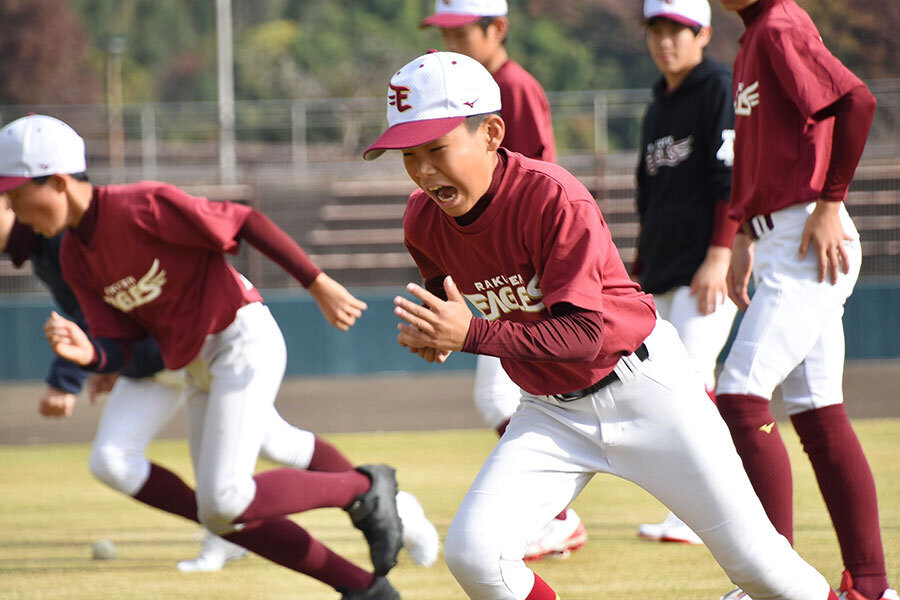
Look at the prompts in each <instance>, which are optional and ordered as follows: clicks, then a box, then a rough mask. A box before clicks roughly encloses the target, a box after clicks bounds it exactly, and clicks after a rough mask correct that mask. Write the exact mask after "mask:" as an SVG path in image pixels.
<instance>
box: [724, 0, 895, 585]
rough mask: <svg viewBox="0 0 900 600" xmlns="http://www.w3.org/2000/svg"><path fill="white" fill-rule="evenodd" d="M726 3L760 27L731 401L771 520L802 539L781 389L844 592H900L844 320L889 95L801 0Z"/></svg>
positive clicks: (745, 113)
mask: <svg viewBox="0 0 900 600" xmlns="http://www.w3.org/2000/svg"><path fill="white" fill-rule="evenodd" d="M721 3H722V5H723V6H724V7H725V8H726V9H728V10H733V11H737V12H738V14H739V15H740V17H741V19H742V20H743V21H744V24H745V26H746V31H745V33H744V34H743V35H742V36H741V38H740V48H739V50H738V53H737V56H736V57H735V63H734V82H733V85H734V90H733V92H734V109H735V148H734V167H733V183H732V191H731V205H730V210H729V212H730V215H731V217H732V218H733V219H734V226H733V228H734V229H737V228H738V226H739V225H740V227H741V231H739V232H738V233H737V235H736V236H735V237H734V243H733V245H732V249H733V252H732V258H731V266H730V269H729V274H728V291H729V296H730V297H731V298H732V299H733V300H734V301H735V303H736V304H737V305H738V307H739V308H741V309H742V310H746V311H747V312H746V314H745V316H744V318H743V320H742V322H741V325H740V328H739V330H738V333H737V337H736V339H735V342H734V344H733V346H732V348H731V350H730V352H729V355H728V357H727V359H726V361H725V366H724V369H723V372H722V374H721V376H720V378H719V381H718V385H717V390H716V397H717V400H718V405H719V410H720V412H721V413H722V417H723V418H724V419H725V421H726V423H727V424H728V427H729V428H730V430H731V434H732V437H733V438H734V442H735V446H736V447H737V449H738V453H739V454H740V455H741V457H742V459H743V462H744V466H745V468H746V470H747V474H748V475H749V477H750V481H751V482H752V483H753V487H754V489H755V490H756V492H757V494H758V495H759V497H760V499H761V500H762V503H763V506H764V507H765V508H766V512H767V513H768V515H769V518H770V519H771V520H772V523H773V524H774V525H775V528H776V529H777V530H778V531H779V532H780V533H781V534H782V535H784V536H785V537H786V538H787V539H788V540H791V539H792V536H793V504H792V495H793V490H792V481H791V467H790V464H789V462H788V456H787V452H786V450H785V447H784V443H783V442H782V440H781V437H780V434H779V432H778V426H777V425H776V424H775V419H774V417H773V416H772V413H771V411H770V409H769V402H770V400H771V397H772V392H773V391H774V389H775V388H776V387H780V388H781V391H782V398H783V399H784V402H785V405H786V408H787V413H788V414H789V415H790V418H791V423H792V424H793V426H794V428H795V429H796V431H797V434H798V435H799V437H800V441H801V443H802V444H803V448H804V450H805V451H806V453H807V455H808V456H809V459H810V462H811V463H812V466H813V470H814V471H815V473H816V478H817V480H818V483H819V488H820V490H821V492H822V496H823V497H824V499H825V504H826V505H827V507H828V511H829V514H830V515H831V519H832V522H833V524H834V528H835V532H836V533H837V538H838V543H839V545H840V548H841V555H842V557H843V561H844V565H845V568H846V570H845V572H844V576H843V578H842V579H843V580H842V582H841V590H842V592H843V594H844V596H843V597H845V598H846V599H847V600H878V599H881V600H896V599H897V592H896V591H894V590H892V589H890V588H889V587H888V581H887V576H886V573H885V562H884V552H883V550H882V545H881V532H880V529H879V524H878V502H877V498H876V494H875V482H874V480H873V477H872V472H871V470H870V469H869V464H868V461H867V460H866V457H865V454H864V453H863V450H862V447H861V446H860V443H859V440H858V439H857V437H856V433H855V432H854V431H853V428H852V426H851V424H850V420H849V419H848V417H847V413H846V412H845V410H844V405H843V390H842V385H841V384H842V382H841V380H842V375H843V368H844V331H843V323H842V320H841V319H842V315H843V307H844V302H845V301H846V299H847V297H848V296H849V295H850V294H851V293H852V291H853V287H854V285H855V283H856V279H857V277H858V275H859V268H860V262H861V256H862V255H861V250H860V241H859V234H858V233H857V230H856V227H855V226H854V224H853V221H852V219H851V218H850V216H849V214H848V213H847V210H846V208H845V207H844V202H843V201H844V198H845V197H846V195H847V188H848V186H849V185H850V180H851V179H852V177H853V172H854V170H855V169H856V165H857V163H858V162H859V159H860V156H861V155H862V151H863V147H864V146H865V142H866V136H867V135H868V132H869V126H870V125H871V122H872V117H873V114H874V112H875V99H874V98H873V97H872V95H871V93H869V90H868V89H867V88H866V86H865V85H864V84H863V83H862V81H860V80H859V78H857V77H856V76H855V75H854V74H853V73H852V72H851V71H850V70H849V69H847V67H845V66H844V65H843V64H841V62H840V61H839V60H838V59H837V58H835V57H834V56H833V55H832V54H831V52H829V51H828V49H827V48H826V47H825V44H824V43H823V41H822V38H821V37H820V35H819V32H818V31H817V30H816V27H815V25H814V24H813V22H812V21H811V20H810V18H809V15H807V14H806V12H804V11H803V10H802V9H801V8H800V7H799V6H797V4H796V3H795V2H794V1H793V0H721ZM751 272H752V274H753V276H754V279H755V281H756V292H755V294H754V296H753V299H752V301H751V300H750V298H749V296H748V293H747V288H748V282H749V278H750V275H751Z"/></svg>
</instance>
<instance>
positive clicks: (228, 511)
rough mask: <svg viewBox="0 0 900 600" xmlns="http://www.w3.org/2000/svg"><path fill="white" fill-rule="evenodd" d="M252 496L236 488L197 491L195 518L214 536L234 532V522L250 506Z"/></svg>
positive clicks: (234, 486)
mask: <svg viewBox="0 0 900 600" xmlns="http://www.w3.org/2000/svg"><path fill="white" fill-rule="evenodd" d="M252 499H253V497H252V494H251V495H250V496H248V495H247V494H245V493H242V492H241V490H240V489H239V487H238V486H236V485H233V486H227V487H219V488H216V489H214V490H198V491H197V517H198V519H199V520H200V523H201V524H202V525H203V526H204V527H206V528H207V529H208V530H210V531H211V532H213V533H214V534H216V535H224V534H226V533H230V532H232V531H234V529H235V526H234V521H235V519H237V518H238V517H239V516H240V515H241V514H242V513H243V512H244V511H245V510H247V507H248V506H249V505H250V502H251V500H252Z"/></svg>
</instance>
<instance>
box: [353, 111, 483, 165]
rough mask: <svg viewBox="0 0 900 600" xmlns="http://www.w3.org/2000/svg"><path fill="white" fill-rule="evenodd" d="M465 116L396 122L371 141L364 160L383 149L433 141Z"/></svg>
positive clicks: (452, 128)
mask: <svg viewBox="0 0 900 600" xmlns="http://www.w3.org/2000/svg"><path fill="white" fill-rule="evenodd" d="M465 120H466V118H465V117H444V118H442V119H425V120H422V121H409V122H408V123H397V124H396V125H394V126H393V127H389V128H388V130H387V131H385V132H384V133H382V134H381V135H380V136H379V137H378V139H377V140H375V141H374V142H372V145H371V146H369V147H368V148H367V149H366V151H365V152H363V158H364V159H365V160H375V159H376V158H378V157H379V156H381V155H382V154H384V151H385V150H400V149H403V148H415V147H416V146H421V145H422V144H427V143H428V142H433V141H434V140H436V139H438V138H439V137H441V136H442V135H446V134H448V133H450V132H451V131H453V130H454V129H455V128H456V127H457V126H458V125H459V124H460V123H462V122H463V121H465Z"/></svg>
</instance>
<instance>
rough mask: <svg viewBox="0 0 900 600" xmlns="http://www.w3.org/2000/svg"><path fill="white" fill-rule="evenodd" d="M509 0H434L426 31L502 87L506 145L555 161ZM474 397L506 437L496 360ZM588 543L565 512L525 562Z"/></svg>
mask: <svg viewBox="0 0 900 600" xmlns="http://www.w3.org/2000/svg"><path fill="white" fill-rule="evenodd" d="M507 13H508V7H507V4H506V0H435V3H434V14H433V15H431V16H429V17H427V18H425V19H424V20H423V21H422V24H421V26H422V27H430V26H433V27H438V28H439V29H440V30H441V35H442V37H443V40H444V47H445V48H446V49H447V50H449V51H450V52H458V53H460V54H465V55H466V56H469V57H471V58H474V59H475V60H477V61H478V62H480V63H481V64H482V65H483V66H484V68H485V69H487V70H488V72H490V74H491V75H492V76H493V78H494V81H496V82H497V86H498V87H499V88H500V101H501V103H502V108H501V110H500V114H501V115H502V116H503V120H504V121H505V122H506V123H508V124H509V125H510V128H509V131H508V132H507V136H506V138H505V139H504V140H503V147H504V148H507V149H509V150H512V151H513V152H518V153H519V154H523V155H525V156H527V157H529V158H537V159H540V160H546V161H550V162H554V161H556V145H555V143H554V140H553V123H552V122H551V118H550V103H549V102H548V101H547V96H546V95H545V94H544V88H543V87H541V84H540V83H538V81H537V79H535V78H534V77H533V76H532V75H531V74H530V73H529V72H528V71H526V70H525V69H523V68H522V67H521V66H520V65H519V64H518V63H517V62H515V61H514V60H512V59H510V57H509V53H508V52H507V50H506V38H507V36H508V34H509V19H507V16H506V15H507ZM476 361H477V362H476V366H475V385H474V390H473V399H474V401H475V408H476V409H477V410H478V413H479V414H480V415H481V419H482V421H484V424H485V425H487V426H488V427H491V428H493V429H494V430H496V431H497V433H498V434H499V435H501V436H502V435H503V432H504V431H505V430H506V425H507V423H509V419H510V417H511V416H512V414H513V413H514V412H516V408H518V406H519V397H520V396H521V391H520V390H519V386H518V385H516V384H515V383H513V381H512V380H511V379H510V378H509V375H507V374H506V372H505V371H504V370H503V367H502V366H501V365H500V360H499V359H498V358H496V357H494V356H484V355H481V356H478V358H477V359H476ZM586 541H587V531H586V530H585V528H584V524H583V523H582V522H581V518H580V517H579V516H578V514H577V513H576V512H575V511H574V510H573V509H571V508H566V510H564V511H562V512H561V513H560V514H558V515H557V516H556V517H555V518H554V519H552V520H551V521H550V522H549V523H547V526H546V527H545V528H544V529H543V530H541V532H540V533H539V534H538V536H537V537H536V538H535V539H534V540H532V541H531V542H530V543H529V547H528V550H527V551H526V553H525V556H526V560H540V559H542V558H544V557H546V556H551V555H553V556H567V555H568V554H569V553H570V552H572V551H573V550H577V549H578V548H581V547H582V546H583V545H584V544H585V542H586Z"/></svg>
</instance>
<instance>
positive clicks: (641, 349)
mask: <svg viewBox="0 0 900 600" xmlns="http://www.w3.org/2000/svg"><path fill="white" fill-rule="evenodd" d="M633 354H634V355H635V356H637V357H638V358H639V359H640V361H641V362H644V361H645V360H647V358H648V357H649V356H650V352H649V351H648V350H647V346H646V344H641V345H640V346H638V349H637V350H635V351H634V352H633ZM618 380H619V376H618V375H616V372H615V371H611V372H610V373H609V375H607V376H606V377H604V378H603V379H601V380H600V381H598V382H597V383H595V384H594V385H592V386H591V387H586V388H584V389H583V390H577V391H575V392H566V393H565V394H553V396H552V398H556V399H557V400H559V401H560V402H571V401H573V400H578V399H579V398H584V397H585V396H590V395H591V394H594V393H597V392H599V391H600V390H602V389H603V388H605V387H606V386H608V385H609V384H611V383H615V382H617V381H618Z"/></svg>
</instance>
